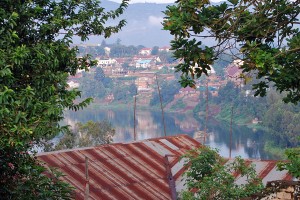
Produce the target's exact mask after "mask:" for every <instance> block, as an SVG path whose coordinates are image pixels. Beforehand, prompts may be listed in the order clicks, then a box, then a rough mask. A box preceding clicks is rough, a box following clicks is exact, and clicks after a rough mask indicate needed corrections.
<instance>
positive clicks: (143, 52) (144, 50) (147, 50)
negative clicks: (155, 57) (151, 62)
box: [139, 48, 152, 55]
mask: <svg viewBox="0 0 300 200" xmlns="http://www.w3.org/2000/svg"><path fill="white" fill-rule="evenodd" d="M151 51H152V48H142V49H141V50H140V51H139V54H141V55H150V54H151Z"/></svg>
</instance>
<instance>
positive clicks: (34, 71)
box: [0, 0, 128, 199]
mask: <svg viewBox="0 0 300 200" xmlns="http://www.w3.org/2000/svg"><path fill="white" fill-rule="evenodd" d="M127 4H128V2H127V1H126V0H124V2H123V3H122V4H120V7H119V8H118V9H116V10H114V11H105V10H104V9H103V8H102V7H101V5H100V2H99V1H97V0H86V1H77V0H63V1H52V0H38V1H37V0H25V1H11V0H2V1H0V105H1V107H0V132H1V135H0V185H1V187H0V197H1V199H49V198H50V199H71V197H72V193H71V190H70V187H69V186H68V185H66V184H65V183H62V182H60V181H59V179H57V177H56V176H45V174H42V172H44V171H45V170H46V169H45V168H44V167H42V165H41V164H40V163H38V162H37V161H36V160H35V158H34V157H33V156H32V155H30V154H31V153H32V151H33V150H32V149H33V148H34V147H36V146H38V145H40V144H41V142H42V141H43V139H45V138H48V137H53V136H54V135H56V134H58V133H59V132H61V131H64V130H66V127H61V126H60V125H59V122H60V120H62V118H63V111H64V110H65V109H73V110H78V109H80V108H82V107H84V106H86V105H87V104H88V103H89V102H90V101H91V99H86V100H83V101H82V102H81V103H78V104H75V103H74V100H75V98H76V97H78V96H80V92H79V91H78V90H76V89H74V90H68V89H67V88H68V87H67V78H68V76H69V75H74V74H75V73H76V71H77V70H78V69H87V68H88V67H90V66H93V65H95V62H94V61H92V60H91V59H90V57H89V56H86V55H85V56H83V57H80V58H78V57H77V52H78V49H77V48H76V47H73V48H72V47H70V46H71V44H72V38H73V36H75V35H77V36H78V37H80V38H81V40H82V41H85V40H86V39H87V38H88V37H89V35H91V34H95V35H104V36H105V37H109V36H110V35H111V34H112V33H115V32H118V31H119V30H120V29H121V27H123V26H124V25H125V21H123V20H121V21H119V22H116V24H115V26H107V27H106V26H105V22H107V20H109V19H115V18H116V17H118V16H120V14H122V13H123V10H124V9H125V8H126V7H127ZM53 175H55V173H53Z"/></svg>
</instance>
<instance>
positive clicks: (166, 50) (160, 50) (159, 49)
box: [158, 46, 171, 52]
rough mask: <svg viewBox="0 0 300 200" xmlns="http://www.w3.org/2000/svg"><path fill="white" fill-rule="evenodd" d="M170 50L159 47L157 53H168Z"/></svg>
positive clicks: (166, 47)
mask: <svg viewBox="0 0 300 200" xmlns="http://www.w3.org/2000/svg"><path fill="white" fill-rule="evenodd" d="M170 49H171V47H168V46H164V47H159V48H158V51H159V52H163V51H165V52H169V51H170Z"/></svg>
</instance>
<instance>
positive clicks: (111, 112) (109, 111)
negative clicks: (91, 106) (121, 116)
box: [106, 110, 115, 120]
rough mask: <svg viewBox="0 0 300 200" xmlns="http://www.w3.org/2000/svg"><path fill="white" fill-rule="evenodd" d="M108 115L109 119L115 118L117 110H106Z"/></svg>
mask: <svg viewBox="0 0 300 200" xmlns="http://www.w3.org/2000/svg"><path fill="white" fill-rule="evenodd" d="M106 116H107V119H108V120H111V119H114V118H115V111H112V110H108V111H107V112H106Z"/></svg>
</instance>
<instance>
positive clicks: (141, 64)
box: [135, 60, 153, 69]
mask: <svg viewBox="0 0 300 200" xmlns="http://www.w3.org/2000/svg"><path fill="white" fill-rule="evenodd" d="M152 65H153V62H152V61H151V60H138V61H136V64H135V67H136V68H143V69H149V68H150V67H151V66H152Z"/></svg>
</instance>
